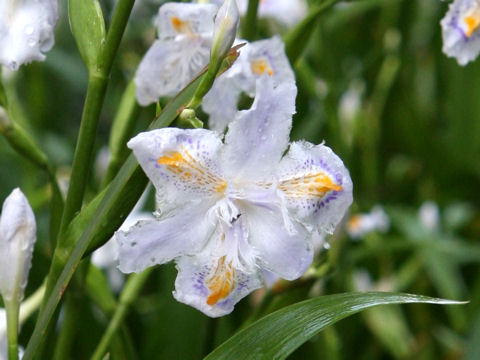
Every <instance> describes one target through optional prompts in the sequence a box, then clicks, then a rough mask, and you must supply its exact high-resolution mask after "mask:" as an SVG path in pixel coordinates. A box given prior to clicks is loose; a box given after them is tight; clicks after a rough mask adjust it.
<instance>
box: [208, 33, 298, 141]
mask: <svg viewBox="0 0 480 360" xmlns="http://www.w3.org/2000/svg"><path fill="white" fill-rule="evenodd" d="M237 42H238V43H242V42H243V41H242V40H238V41H237ZM261 76H269V77H271V78H272V81H273V84H274V85H275V86H277V85H279V84H281V83H282V82H292V83H293V82H294V81H295V74H294V73H293V70H292V67H291V66H290V63H289V62H288V58H287V55H286V54H285V45H284V43H283V41H282V39H281V38H280V37H278V36H275V37H273V38H271V39H266V40H260V41H254V42H252V43H247V44H246V45H245V46H244V47H243V48H241V49H240V56H239V57H238V59H237V61H235V63H234V64H233V65H232V67H231V68H230V69H228V70H227V71H226V72H225V73H224V74H222V75H221V76H219V77H218V78H217V79H216V80H215V83H214V85H213V87H212V89H211V90H210V91H209V92H208V93H207V95H206V96H205V97H204V99H203V103H202V109H203V110H204V111H205V112H206V113H207V114H209V125H210V129H212V130H216V131H219V132H223V131H225V128H226V127H227V125H228V123H229V122H231V121H232V120H233V119H234V117H235V114H236V112H237V109H238V101H239V99H240V95H241V94H242V92H243V93H245V94H246V95H248V96H250V97H252V98H253V97H255V87H256V85H255V84H256V81H257V79H259V78H260V77H261Z"/></svg>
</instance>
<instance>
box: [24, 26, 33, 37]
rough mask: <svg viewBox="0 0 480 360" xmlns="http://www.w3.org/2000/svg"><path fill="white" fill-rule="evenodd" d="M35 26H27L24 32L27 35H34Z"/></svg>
mask: <svg viewBox="0 0 480 360" xmlns="http://www.w3.org/2000/svg"><path fill="white" fill-rule="evenodd" d="M33 30H34V28H33V26H32V25H27V26H25V28H24V29H23V31H24V32H25V35H32V34H33Z"/></svg>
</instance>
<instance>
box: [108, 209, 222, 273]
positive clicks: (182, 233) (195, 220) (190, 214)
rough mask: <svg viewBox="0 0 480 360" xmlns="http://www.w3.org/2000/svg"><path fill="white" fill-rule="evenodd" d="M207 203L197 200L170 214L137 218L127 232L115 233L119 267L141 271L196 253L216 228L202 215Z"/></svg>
mask: <svg viewBox="0 0 480 360" xmlns="http://www.w3.org/2000/svg"><path fill="white" fill-rule="evenodd" d="M192 205H193V204H192ZM209 205H210V204H206V203H200V202H198V203H197V204H195V206H190V207H188V208H185V209H182V210H180V211H178V212H177V213H176V214H175V215H173V216H170V217H167V218H163V219H160V220H146V221H139V222H138V223H137V224H136V225H135V226H133V227H132V228H130V230H128V231H127V232H123V231H118V232H116V233H115V238H116V239H117V242H118V248H119V249H118V251H119V261H120V264H119V269H120V270H121V271H122V272H124V273H131V272H141V271H143V270H144V269H145V268H147V267H149V266H153V265H157V264H164V263H166V262H169V261H171V260H172V259H174V258H176V257H178V256H181V255H185V254H189V255H192V254H195V253H197V252H199V251H200V250H201V249H202V248H203V247H204V246H205V241H206V240H207V239H208V238H209V237H210V236H211V234H212V233H213V231H214V229H215V226H214V224H213V223H212V221H211V220H210V219H209V218H208V217H206V216H205V213H206V212H207V211H208V208H209Z"/></svg>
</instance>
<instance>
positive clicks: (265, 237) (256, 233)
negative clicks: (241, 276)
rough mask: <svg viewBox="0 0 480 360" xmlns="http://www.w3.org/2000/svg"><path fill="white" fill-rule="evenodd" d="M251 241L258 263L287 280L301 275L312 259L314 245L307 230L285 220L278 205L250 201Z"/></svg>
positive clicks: (247, 211) (247, 210) (248, 206)
mask: <svg viewBox="0 0 480 360" xmlns="http://www.w3.org/2000/svg"><path fill="white" fill-rule="evenodd" d="M245 218H246V220H245V221H246V223H247V224H248V225H247V226H248V232H249V237H248V239H249V243H250V245H251V246H252V247H253V248H254V249H255V252H256V256H257V264H258V265H259V266H260V267H262V268H264V269H267V270H269V271H271V272H273V273H275V274H277V275H279V276H280V277H282V278H284V279H286V280H295V279H297V278H299V277H300V276H302V274H303V273H304V272H305V271H306V270H307V269H308V267H309V266H310V264H311V263H312V260H313V245H312V243H311V241H310V238H309V236H310V235H309V233H308V232H307V230H306V229H305V228H304V227H303V226H302V225H300V224H298V223H292V224H291V226H293V231H289V230H288V229H287V228H286V227H285V219H284V216H283V214H282V213H281V211H279V209H278V208H276V207H275V206H268V205H267V204H255V205H254V204H249V205H247V206H246V207H245Z"/></svg>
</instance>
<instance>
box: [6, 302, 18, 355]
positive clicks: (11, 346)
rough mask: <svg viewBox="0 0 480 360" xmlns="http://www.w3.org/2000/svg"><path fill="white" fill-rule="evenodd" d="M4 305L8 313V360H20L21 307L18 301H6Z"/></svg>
mask: <svg viewBox="0 0 480 360" xmlns="http://www.w3.org/2000/svg"><path fill="white" fill-rule="evenodd" d="M4 300H5V299H4ZM4 303H5V310H6V312H7V339H8V360H18V314H19V309H20V306H19V303H18V301H17V300H10V301H4Z"/></svg>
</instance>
